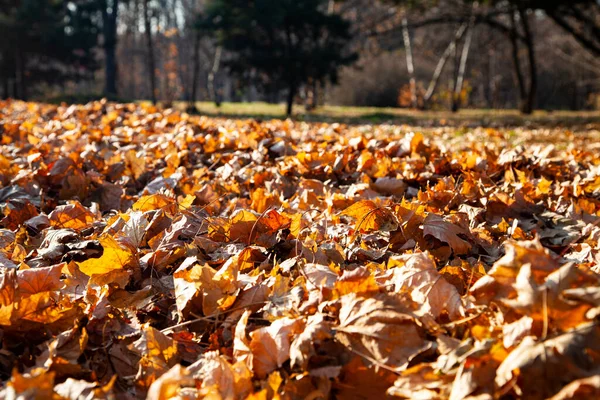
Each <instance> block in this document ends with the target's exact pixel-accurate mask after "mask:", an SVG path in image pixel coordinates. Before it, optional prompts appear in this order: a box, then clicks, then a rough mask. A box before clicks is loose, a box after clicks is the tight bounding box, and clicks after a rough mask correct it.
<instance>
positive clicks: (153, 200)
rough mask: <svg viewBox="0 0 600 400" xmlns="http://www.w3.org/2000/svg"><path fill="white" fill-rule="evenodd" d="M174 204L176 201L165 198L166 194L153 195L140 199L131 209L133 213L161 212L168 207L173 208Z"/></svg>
mask: <svg viewBox="0 0 600 400" xmlns="http://www.w3.org/2000/svg"><path fill="white" fill-rule="evenodd" d="M174 203H175V200H174V199H172V198H170V197H168V196H165V195H164V194H152V195H148V196H142V197H140V199H139V200H138V201H136V202H135V203H134V204H133V206H131V208H132V209H133V211H152V210H160V209H162V208H165V207H168V206H171V207H172V206H173V204H174ZM171 211H173V210H171Z"/></svg>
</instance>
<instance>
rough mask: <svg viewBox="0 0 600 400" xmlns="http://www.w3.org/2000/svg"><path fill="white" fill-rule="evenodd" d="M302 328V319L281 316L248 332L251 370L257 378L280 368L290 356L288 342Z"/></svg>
mask: <svg viewBox="0 0 600 400" xmlns="http://www.w3.org/2000/svg"><path fill="white" fill-rule="evenodd" d="M303 329H304V321H303V320H302V319H291V318H281V319H278V320H276V321H274V322H273V323H271V325H270V326H267V327H264V328H260V329H257V330H255V331H252V332H250V351H251V352H252V371H253V372H254V374H255V375H256V376H258V377H259V378H264V377H265V376H267V375H268V374H269V373H270V372H272V371H274V370H275V369H277V368H280V367H281V366H282V365H283V363H284V362H286V361H287V360H289V358H290V344H291V341H292V338H293V336H294V335H297V334H298V333H300V332H301V331H302V330H303Z"/></svg>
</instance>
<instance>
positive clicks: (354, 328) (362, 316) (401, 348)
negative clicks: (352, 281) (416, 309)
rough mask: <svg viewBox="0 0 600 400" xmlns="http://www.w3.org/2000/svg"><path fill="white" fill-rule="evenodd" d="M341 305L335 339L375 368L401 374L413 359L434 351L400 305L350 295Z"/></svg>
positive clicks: (383, 298) (381, 298)
mask: <svg viewBox="0 0 600 400" xmlns="http://www.w3.org/2000/svg"><path fill="white" fill-rule="evenodd" d="M340 304H341V308H340V314H339V320H340V323H339V325H338V326H336V327H335V330H336V334H335V337H336V339H337V340H339V341H340V342H341V343H342V344H343V345H344V346H346V347H347V348H348V350H349V351H350V352H352V353H355V354H357V355H360V356H362V357H365V358H366V359H367V360H368V361H370V362H373V363H374V364H375V365H384V366H386V367H388V368H392V369H393V370H396V371H401V370H403V369H404V368H406V366H407V365H408V363H409V361H410V360H411V359H413V358H414V357H416V356H417V355H419V354H421V353H423V352H424V351H427V350H429V349H430V348H431V347H432V343H431V342H428V341H426V340H425V339H424V335H423V333H422V332H421V329H420V328H419V326H418V325H417V323H416V321H415V318H414V317H412V316H411V315H409V314H405V313H403V312H402V309H401V308H400V307H399V304H398V303H395V301H394V300H393V299H391V298H388V297H387V296H381V295H378V296H375V297H373V298H367V299H365V298H360V297H357V296H356V295H354V294H348V295H346V296H344V297H342V298H341V299H340Z"/></svg>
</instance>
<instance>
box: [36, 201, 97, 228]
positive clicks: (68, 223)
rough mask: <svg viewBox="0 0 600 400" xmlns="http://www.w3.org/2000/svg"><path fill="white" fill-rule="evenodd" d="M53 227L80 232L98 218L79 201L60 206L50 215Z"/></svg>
mask: <svg viewBox="0 0 600 400" xmlns="http://www.w3.org/2000/svg"><path fill="white" fill-rule="evenodd" d="M48 218H49V219H50V223H51V224H52V226H55V227H57V228H70V229H75V230H80V229H83V228H86V227H88V226H89V225H90V224H91V223H92V222H94V220H95V219H96V216H95V215H94V214H93V213H92V212H91V211H90V210H88V209H87V208H85V207H84V206H82V205H81V203H79V202H78V201H73V202H71V203H70V204H67V205H64V206H58V207H56V208H55V209H54V211H52V212H51V213H50V215H48Z"/></svg>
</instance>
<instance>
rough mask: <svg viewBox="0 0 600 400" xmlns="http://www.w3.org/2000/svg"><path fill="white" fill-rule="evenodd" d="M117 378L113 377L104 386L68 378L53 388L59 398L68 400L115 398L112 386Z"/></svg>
mask: <svg viewBox="0 0 600 400" xmlns="http://www.w3.org/2000/svg"><path fill="white" fill-rule="evenodd" d="M116 380H117V377H116V376H115V377H113V379H111V380H110V382H108V383H107V384H106V385H104V386H101V385H99V384H97V383H93V382H88V381H84V380H77V379H73V378H68V379H67V380H66V381H64V382H63V383H59V384H58V385H56V386H55V387H54V392H56V394H58V395H59V396H61V398H64V399H69V400H83V399H86V400H87V399H97V398H111V397H115V393H114V390H113V386H114V383H115V381H116Z"/></svg>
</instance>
